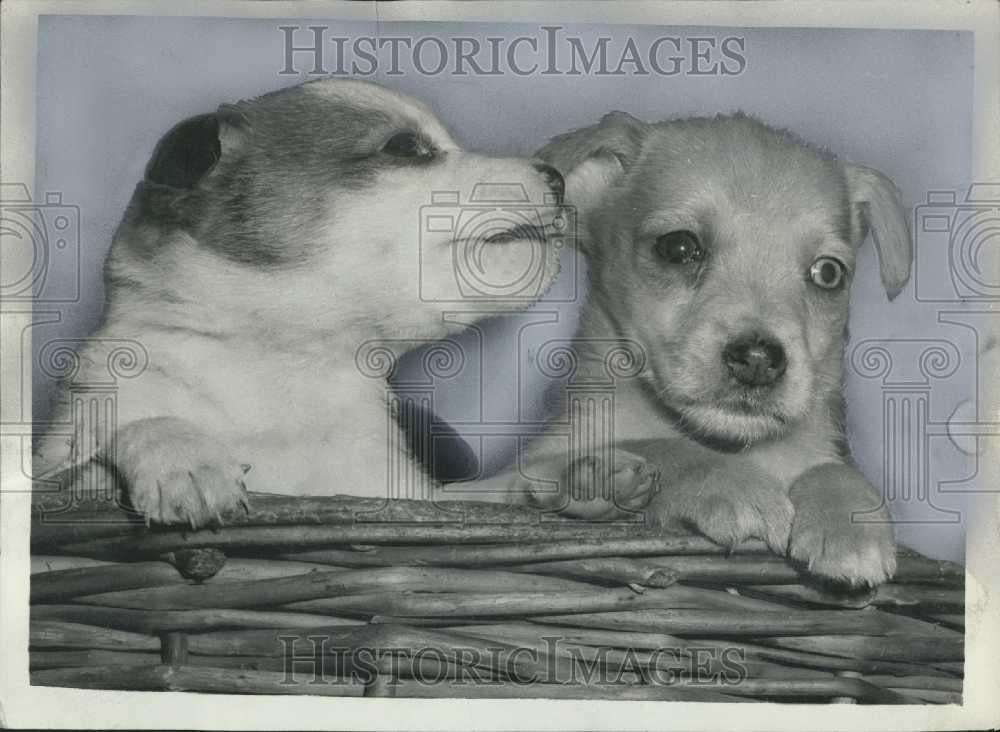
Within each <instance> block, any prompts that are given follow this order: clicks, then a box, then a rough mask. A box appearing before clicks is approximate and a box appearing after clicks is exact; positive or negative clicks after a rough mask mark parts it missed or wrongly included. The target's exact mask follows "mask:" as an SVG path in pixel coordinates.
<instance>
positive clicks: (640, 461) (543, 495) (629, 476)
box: [527, 450, 660, 521]
mask: <svg viewBox="0 0 1000 732" xmlns="http://www.w3.org/2000/svg"><path fill="white" fill-rule="evenodd" d="M659 488H660V470H659V468H657V467H656V466H655V465H654V464H652V463H650V462H648V461H647V460H645V459H644V458H642V457H639V456H638V455H633V454H632V453H629V452H626V451H624V450H612V451H611V452H610V457H608V458H605V457H602V456H599V455H593V456H587V457H584V458H580V459H578V460H575V461H574V462H573V463H571V464H570V466H569V469H568V470H567V471H566V473H565V474H564V475H563V476H562V477H561V478H560V480H559V489H558V490H548V491H545V490H540V489H538V488H536V487H532V488H529V490H528V491H527V495H528V497H529V499H530V502H531V503H532V504H533V505H535V506H537V507H538V508H542V509H545V510H547V511H558V512H559V513H561V514H563V515H565V516H572V517H574V518H582V519H589V520H604V521H607V520H611V519H616V518H626V517H628V516H630V515H634V514H635V513H637V512H639V511H641V510H642V509H643V508H645V506H646V505H648V504H649V502H650V501H651V500H652V499H653V497H654V496H655V495H656V493H657V491H659Z"/></svg>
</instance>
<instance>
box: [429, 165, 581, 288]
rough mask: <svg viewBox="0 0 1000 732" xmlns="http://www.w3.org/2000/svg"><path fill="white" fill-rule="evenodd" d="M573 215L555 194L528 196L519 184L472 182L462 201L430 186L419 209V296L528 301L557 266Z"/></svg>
mask: <svg viewBox="0 0 1000 732" xmlns="http://www.w3.org/2000/svg"><path fill="white" fill-rule="evenodd" d="M574 213H575V212H574V211H573V209H572V208H571V207H567V206H564V205H561V203H560V201H559V199H558V196H556V195H555V194H546V196H545V197H544V198H543V200H541V201H532V200H531V198H530V197H529V196H528V193H527V191H526V190H525V188H524V186H523V185H521V184H520V183H478V184H476V185H475V186H473V188H472V191H471V192H470V194H469V196H468V198H467V199H466V200H465V201H463V200H462V196H461V193H460V192H459V191H435V192H433V193H432V194H431V202H430V204H428V205H425V206H421V208H420V299H421V300H423V301H425V302H448V303H463V302H465V303H467V302H469V301H477V302H495V303H520V304H521V305H522V306H527V305H529V304H530V303H532V302H534V301H535V300H537V299H539V298H540V297H541V296H542V295H543V294H544V293H545V292H546V290H547V289H548V287H549V285H551V284H552V282H553V280H554V279H555V277H556V275H557V274H559V272H560V268H561V266H562V265H561V262H560V259H561V258H560V256H559V255H560V252H561V251H562V249H564V248H565V247H566V246H567V244H568V242H570V241H572V238H573V229H574V222H575V216H574ZM568 259H570V260H573V259H574V258H572V257H569V258H568ZM568 266H569V267H573V266H575V263H571V264H569V265H568ZM569 274H570V275H573V274H575V273H572V272H571V273H569ZM573 281H574V282H575V281H576V280H575V277H573ZM566 299H572V296H571V297H569V298H566Z"/></svg>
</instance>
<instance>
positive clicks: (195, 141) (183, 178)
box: [145, 106, 245, 190]
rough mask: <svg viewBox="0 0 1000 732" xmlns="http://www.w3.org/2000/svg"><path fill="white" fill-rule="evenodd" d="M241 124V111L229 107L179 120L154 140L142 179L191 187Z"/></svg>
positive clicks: (211, 166) (212, 164) (202, 175)
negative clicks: (156, 141)
mask: <svg viewBox="0 0 1000 732" xmlns="http://www.w3.org/2000/svg"><path fill="white" fill-rule="evenodd" d="M244 123H245V118H243V116H242V114H241V113H240V112H239V111H238V110H237V109H236V108H235V107H230V106H223V107H220V108H219V111H218V112H216V113H214V114H200V115H198V116H197V117H191V118H189V119H186V120H184V121H183V122H180V123H179V124H177V125H175V126H174V127H172V128H171V129H170V130H169V131H168V132H167V133H166V134H165V135H164V136H163V137H162V138H161V139H160V141H159V142H158V143H156V148H155V149H154V150H153V156H152V157H151V158H150V160H149V164H148V165H147V166H146V176H145V179H146V181H147V182H149V183H156V184H158V185H162V186H167V187H169V188H176V189H179V190H191V189H193V188H195V187H196V186H197V185H198V183H200V182H201V181H202V179H204V177H205V176H206V175H208V174H209V173H210V172H211V171H212V170H213V169H214V168H215V166H216V165H217V164H218V162H219V160H220V159H221V158H222V156H223V154H224V151H226V152H228V148H230V147H232V145H233V142H234V138H235V137H236V136H237V135H236V131H237V129H238V128H239V127H241V126H242V125H243V124H244Z"/></svg>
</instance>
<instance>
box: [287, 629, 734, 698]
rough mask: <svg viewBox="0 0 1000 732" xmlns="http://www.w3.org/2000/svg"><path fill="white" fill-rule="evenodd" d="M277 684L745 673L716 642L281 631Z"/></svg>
mask: <svg viewBox="0 0 1000 732" xmlns="http://www.w3.org/2000/svg"><path fill="white" fill-rule="evenodd" d="M278 641H279V643H280V644H281V671H282V673H283V679H282V682H281V683H282V684H283V685H286V686H293V685H299V684H303V685H313V686H316V685H334V684H343V683H363V684H369V683H371V682H372V681H373V680H374V679H375V677H377V676H380V675H385V676H386V677H387V678H389V679H392V682H391V683H398V680H399V679H410V680H413V681H415V682H416V683H418V684H421V685H424V686H437V685H443V684H448V685H449V686H491V685H492V686H496V685H500V684H504V683H508V682H513V683H515V684H524V685H529V684H584V685H588V686H609V685H611V686H613V685H618V684H623V683H635V682H636V681H638V680H641V681H643V682H644V683H646V684H652V685H659V686H669V685H671V684H677V683H683V684H685V685H688V686H705V687H712V686H716V687H734V686H738V685H739V684H740V683H742V682H743V681H745V680H746V679H747V678H748V677H749V668H748V663H749V662H748V660H747V653H746V649H745V648H744V647H742V646H738V645H733V646H727V645H724V644H699V643H697V642H693V643H690V644H687V643H685V644H683V645H676V646H656V647H652V648H644V649H638V648H620V647H611V646H606V645H582V644H579V643H575V642H572V641H571V640H569V639H568V638H563V637H559V636H553V635H546V636H543V637H542V638H540V639H539V645H537V646H535V645H533V646H523V645H511V644H508V643H499V642H491V641H488V640H485V639H480V638H470V639H469V641H468V644H467V645H457V646H456V645H453V644H452V645H449V646H448V647H447V648H443V647H441V646H434V645H427V646H415V647H414V646H409V645H405V646H394V645H392V644H387V645H384V646H383V645H377V644H372V645H365V644H361V645H352V644H347V645H344V644H341V643H339V642H338V640H337V638H335V637H331V636H330V635H321V634H316V635H308V636H305V637H303V636H299V635H287V636H285V635H283V636H278Z"/></svg>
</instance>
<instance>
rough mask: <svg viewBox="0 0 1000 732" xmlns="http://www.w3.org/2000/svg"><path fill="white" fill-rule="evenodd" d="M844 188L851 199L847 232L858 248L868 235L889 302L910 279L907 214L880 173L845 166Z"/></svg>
mask: <svg viewBox="0 0 1000 732" xmlns="http://www.w3.org/2000/svg"><path fill="white" fill-rule="evenodd" d="M844 170H845V172H846V174H847V186H848V190H849V191H850V197H851V229H852V231H853V233H854V236H855V242H856V244H857V245H858V246H860V245H861V243H862V242H863V241H864V239H865V236H866V235H867V233H868V231H869V230H870V231H871V232H872V238H873V239H874V240H875V248H876V250H877V251H878V261H879V270H880V271H881V275H882V286H883V287H885V292H886V294H887V295H888V296H889V299H890V300H892V299H893V298H895V297H896V295H898V294H899V293H900V291H901V290H902V289H903V287H904V286H905V285H906V283H907V281H908V280H909V279H910V267H911V265H912V262H913V240H912V238H911V237H910V225H909V212H908V211H907V209H906V207H904V206H903V202H902V198H901V196H900V193H899V190H898V189H897V188H896V186H895V185H894V184H893V182H892V181H891V180H889V179H888V178H887V177H886V176H884V175H882V173H880V172H878V171H877V170H875V169H873V168H866V167H864V166H863V165H853V164H847V165H845V166H844Z"/></svg>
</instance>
